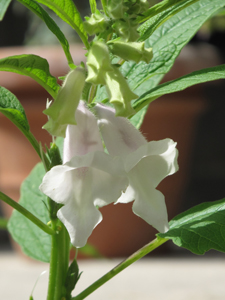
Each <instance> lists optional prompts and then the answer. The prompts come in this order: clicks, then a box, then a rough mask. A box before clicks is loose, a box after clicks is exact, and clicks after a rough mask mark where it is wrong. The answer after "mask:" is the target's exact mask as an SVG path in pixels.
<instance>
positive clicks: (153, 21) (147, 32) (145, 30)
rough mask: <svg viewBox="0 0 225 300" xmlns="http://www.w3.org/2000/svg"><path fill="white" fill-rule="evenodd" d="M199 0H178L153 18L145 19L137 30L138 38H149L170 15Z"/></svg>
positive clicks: (140, 39)
mask: <svg viewBox="0 0 225 300" xmlns="http://www.w3.org/2000/svg"><path fill="white" fill-rule="evenodd" d="M197 1H199V0H185V1H179V3H177V4H176V5H174V6H172V7H170V8H168V9H167V10H166V11H163V12H161V13H159V14H157V15H156V16H154V17H153V18H150V19H149V20H148V21H146V22H145V23H144V24H142V25H141V26H140V27H139V28H138V31H139V33H140V35H141V37H140V38H139V41H140V42H141V41H145V40H146V39H147V38H149V37H150V36H151V35H152V33H153V32H154V31H155V30H156V29H157V28H158V27H159V26H160V25H162V24H163V23H164V22H165V21H167V20H168V19H170V18H171V17H172V16H174V15H175V14H177V13H178V12H179V11H181V10H183V9H184V8H185V7H187V6H189V5H191V4H193V3H195V2H197Z"/></svg>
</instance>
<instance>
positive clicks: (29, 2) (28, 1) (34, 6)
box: [17, 0, 73, 64]
mask: <svg viewBox="0 0 225 300" xmlns="http://www.w3.org/2000/svg"><path fill="white" fill-rule="evenodd" d="M17 1H18V2H20V3H21V4H23V5H24V6H26V7H27V8H29V9H30V10H31V11H32V12H34V13H35V14H36V15H37V16H38V17H39V18H41V19H42V20H43V21H44V22H45V24H46V25H47V27H48V28H49V29H50V30H51V32H52V33H53V34H54V35H55V36H56V37H57V39H58V40H59V42H60V44H61V45H62V48H63V50H64V52H65V55H66V58H67V60H68V64H72V63H73V59H72V56H71V54H70V49H69V42H68V41H67V39H66V37H65V35H64V34H63V32H62V31H61V29H60V28H59V27H58V25H57V24H56V23H55V21H54V20H53V19H52V18H51V17H50V16H49V14H48V13H47V12H46V11H45V10H44V9H43V8H42V7H41V6H40V5H39V4H38V3H37V2H36V1H34V0H17Z"/></svg>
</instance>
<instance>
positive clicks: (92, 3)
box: [89, 0, 97, 14]
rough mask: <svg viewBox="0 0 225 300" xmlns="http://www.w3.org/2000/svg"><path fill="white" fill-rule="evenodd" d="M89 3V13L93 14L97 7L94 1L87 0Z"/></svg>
mask: <svg viewBox="0 0 225 300" xmlns="http://www.w3.org/2000/svg"><path fill="white" fill-rule="evenodd" d="M89 3H90V8H91V13H92V14H94V13H95V11H96V9H97V5H96V1H95V0H89Z"/></svg>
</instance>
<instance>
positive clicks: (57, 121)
mask: <svg viewBox="0 0 225 300" xmlns="http://www.w3.org/2000/svg"><path fill="white" fill-rule="evenodd" d="M84 84H85V69H83V68H80V67H77V68H76V69H74V70H72V71H70V72H69V73H68V75H67V76H66V78H65V81H64V82H63V85H62V87H61V89H60V90H59V92H58V95H57V97H56V99H55V101H54V102H53V103H52V104H51V103H50V105H49V107H47V109H45V110H44V111H43V113H44V114H46V115H48V117H49V120H48V122H47V123H46V124H45V125H44V126H43V128H44V129H46V130H47V131H48V132H49V133H50V134H52V135H54V136H61V137H65V133H66V127H67V125H68V124H71V125H76V120H75V112H76V109H77V106H78V103H79V101H80V98H81V94H82V90H83V87H84Z"/></svg>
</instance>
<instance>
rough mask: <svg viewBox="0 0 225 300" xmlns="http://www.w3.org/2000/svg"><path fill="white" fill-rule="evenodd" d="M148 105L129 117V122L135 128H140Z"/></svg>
mask: <svg viewBox="0 0 225 300" xmlns="http://www.w3.org/2000/svg"><path fill="white" fill-rule="evenodd" d="M147 110H148V106H145V107H143V108H142V109H141V110H139V111H138V112H137V113H136V114H135V115H134V116H133V117H132V118H131V119H130V122H131V123H132V124H133V125H134V126H135V127H136V128H137V129H140V127H141V124H142V123H143V121H144V117H145V114H146V113H147Z"/></svg>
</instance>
